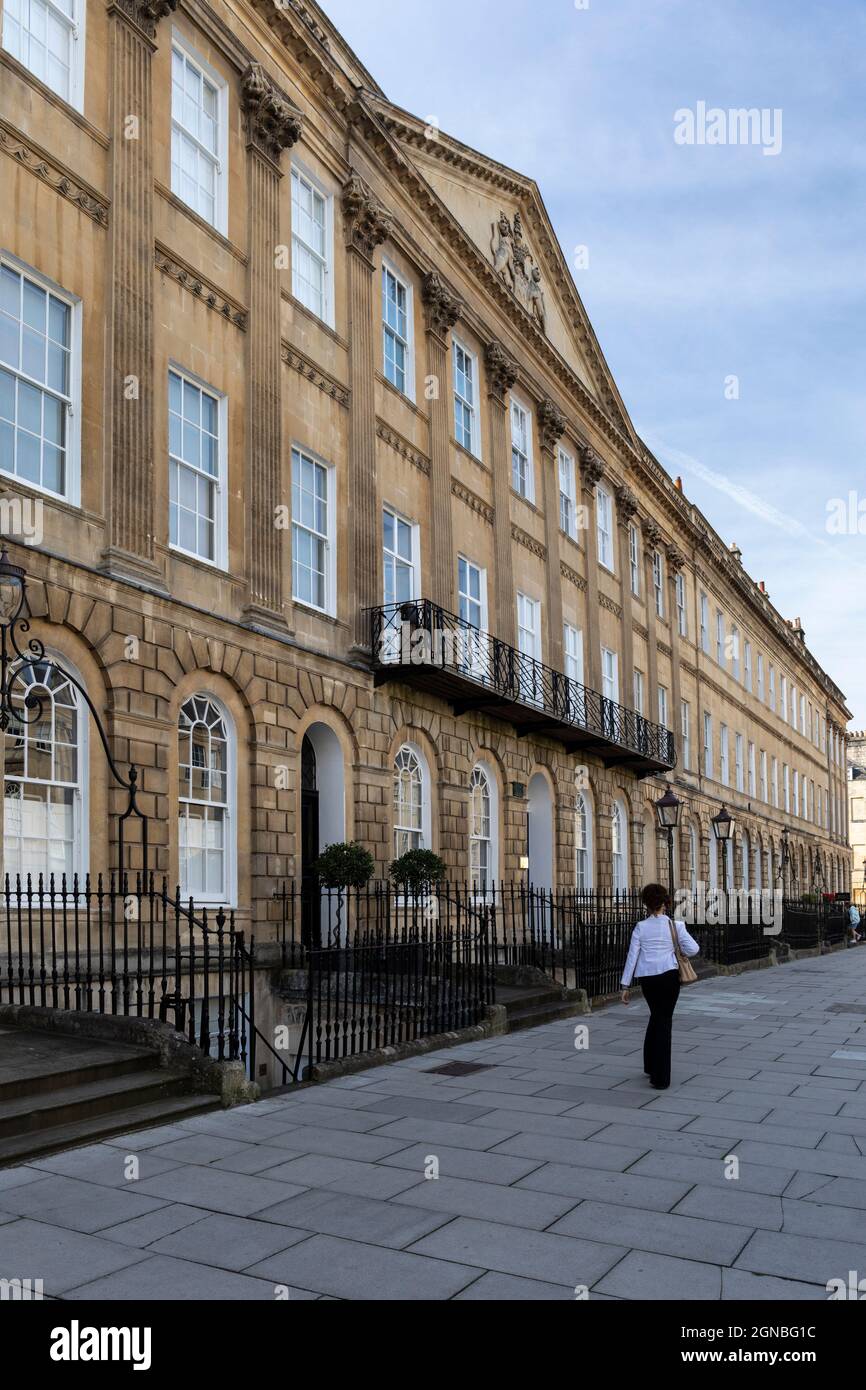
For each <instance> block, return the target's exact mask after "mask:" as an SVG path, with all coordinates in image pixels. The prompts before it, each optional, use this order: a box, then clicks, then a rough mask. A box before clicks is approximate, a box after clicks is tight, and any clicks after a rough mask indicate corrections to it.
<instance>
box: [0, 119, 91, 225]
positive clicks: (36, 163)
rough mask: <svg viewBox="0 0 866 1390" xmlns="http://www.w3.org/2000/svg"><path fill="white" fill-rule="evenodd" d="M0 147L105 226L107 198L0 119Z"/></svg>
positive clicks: (61, 195) (62, 196)
mask: <svg viewBox="0 0 866 1390" xmlns="http://www.w3.org/2000/svg"><path fill="white" fill-rule="evenodd" d="M0 149H2V150H5V152H6V154H8V155H9V156H10V158H11V159H14V160H16V161H17V163H18V164H20V165H21V166H22V167H23V168H24V169H27V170H28V171H29V172H30V173H31V174H33V175H34V176H35V177H36V178H37V179H41V180H42V182H43V183H45V184H47V185H48V187H49V188H52V189H53V190H54V192H55V193H57V194H59V195H60V197H61V198H66V199H67V201H68V202H70V203H74V205H75V206H76V207H77V208H79V209H80V210H81V212H83V213H84V214H85V216H86V217H89V218H91V219H92V220H93V221H94V222H95V223H96V224H97V225H98V226H100V227H107V226H108V210H109V206H110V205H109V201H108V199H107V198H104V197H103V196H102V194H101V193H97V192H96V190H95V189H93V188H91V187H90V186H89V185H88V184H86V183H85V182H84V181H83V179H80V178H78V177H77V176H74V175H72V174H69V173H67V171H66V170H65V169H64V168H63V166H62V164H61V163H60V162H59V160H56V159H55V158H54V157H53V156H52V155H49V154H47V153H46V152H45V151H44V150H43V149H42V148H41V146H39V145H36V144H35V143H34V142H33V141H32V140H30V139H29V138H26V139H25V138H24V137H23V136H22V135H20V134H19V133H18V132H17V131H16V130H15V129H14V127H13V126H10V125H8V124H7V123H6V121H4V120H2V119H0Z"/></svg>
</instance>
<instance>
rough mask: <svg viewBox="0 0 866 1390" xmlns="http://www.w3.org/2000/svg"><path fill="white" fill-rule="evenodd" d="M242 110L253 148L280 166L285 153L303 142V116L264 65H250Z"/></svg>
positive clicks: (243, 82) (243, 85)
mask: <svg viewBox="0 0 866 1390" xmlns="http://www.w3.org/2000/svg"><path fill="white" fill-rule="evenodd" d="M241 106H242V108H243V111H244V114H245V115H246V120H247V130H248V133H249V139H250V144H251V145H253V146H255V148H256V149H258V150H261V152H262V153H263V154H266V155H267V156H268V158H269V159H272V160H273V161H274V163H275V164H279V162H280V155H281V154H282V152H283V150H287V149H290V148H291V146H292V145H294V144H296V143H297V141H298V140H300V138H301V115H300V112H299V111H297V110H296V109H295V108H294V106H292V104H291V102H289V101H288V100H287V99H286V98H285V97H284V96H283V94H282V92H281V91H280V90H279V88H278V87H277V86H275V85H274V83H273V82H272V81H271V79H270V78H269V77H268V74H267V73H266V72H265V70H264V68H263V67H262V65H261V63H250V65H249V67H248V68H247V70H246V72H245V73H244V75H243V78H242V79H241Z"/></svg>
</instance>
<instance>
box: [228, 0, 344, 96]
mask: <svg viewBox="0 0 866 1390" xmlns="http://www.w3.org/2000/svg"><path fill="white" fill-rule="evenodd" d="M249 3H250V4H251V6H252V8H253V10H254V11H255V12H256V13H257V14H258V15H259V16H260V17H261V18H262V19H263V20H264V23H265V24H266V25H267V27H268V28H269V29H270V30H271V32H272V33H273V34H274V35H275V36H276V38H277V39H278V40H279V41H280V42H281V43H282V45H283V47H284V48H285V49H286V50H287V52H288V54H289V55H290V58H291V59H292V62H293V64H294V65H296V66H297V67H299V68H301V69H302V70H303V71H304V72H305V73H306V74H307V75H308V76H309V77H310V78H311V80H312V81H313V82H314V83H315V85H316V86H317V87H318V89H319V91H320V92H321V94H322V97H323V99H324V101H325V102H326V103H327V104H328V105H329V106H330V107H331V108H332V109H333V110H334V111H335V112H336V113H337V115H338V116H339V117H342V118H343V119H344V120H346V119H348V117H349V111H350V109H351V107H352V105H353V104H354V101H355V89H354V87H353V85H352V82H351V79H350V78H349V77H348V76H347V75H346V73H345V72H343V70H342V68H341V67H340V66H339V64H338V63H337V62H336V60H335V59H334V56H333V54H332V53H331V50H330V45H328V44H326V43H324V42H323V41H322V39H321V38H320V37H319V35H318V33H317V30H318V29H319V28H320V27H321V26H319V25H318V23H317V22H316V21H315V18H314V16H312V12H311V11H310V10H309V8H308V7H307V6H306V5H304V4H303V3H298V0H285V3H280V4H276V3H275V0H249ZM305 12H306V13H305ZM311 18H313V23H312V24H311V23H310V19H311Z"/></svg>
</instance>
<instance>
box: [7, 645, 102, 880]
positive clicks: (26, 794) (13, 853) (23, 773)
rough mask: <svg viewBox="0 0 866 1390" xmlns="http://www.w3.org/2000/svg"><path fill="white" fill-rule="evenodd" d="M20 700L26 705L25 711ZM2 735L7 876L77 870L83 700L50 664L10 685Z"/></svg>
mask: <svg viewBox="0 0 866 1390" xmlns="http://www.w3.org/2000/svg"><path fill="white" fill-rule="evenodd" d="M25 701H30V705H29V708H28V707H26V706H25ZM12 705H13V709H14V711H15V714H17V715H18V716H19V717H18V718H13V720H12V722H11V723H10V725H9V729H8V731H7V733H6V766H5V786H4V811H3V814H4V823H3V858H4V870H5V872H6V873H7V874H9V875H10V876H14V875H16V874H20V875H21V876H22V877H24V875H26V874H32V875H33V877H34V879H35V878H36V876H37V875H39V874H43V875H45V876H47V875H49V874H54V875H56V876H57V878H58V879H59V878H60V876H61V875H63V874H66V875H67V877H69V878H71V877H72V875H73V874H75V873H78V872H80V871H81V870H82V867H83V866H82V862H81V858H82V856H81V848H82V824H81V774H82V746H81V740H82V737H83V732H82V719H81V700H80V696H79V694H78V691H77V690H76V689H75V686H74V685H73V684H72V682H71V681H70V680H69V679H68V677H67V676H66V675H65V674H64V673H63V671H61V670H59V669H57V668H56V667H54V666H52V665H50V664H49V663H48V662H44V663H42V662H39V663H37V664H35V665H33V666H24V667H22V668H21V670H20V673H19V674H18V676H17V677H16V678H15V681H14V685H13V688H12Z"/></svg>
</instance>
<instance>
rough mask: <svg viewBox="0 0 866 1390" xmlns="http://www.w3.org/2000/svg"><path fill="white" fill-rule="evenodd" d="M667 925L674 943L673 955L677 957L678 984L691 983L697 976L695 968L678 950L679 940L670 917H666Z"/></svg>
mask: <svg viewBox="0 0 866 1390" xmlns="http://www.w3.org/2000/svg"><path fill="white" fill-rule="evenodd" d="M668 926H669V927H670V929H671V940H672V941H673V943H674V955H675V956H676V958H677V965H678V966H679V968H680V984H681V985H693V984H694V983H695V981H696V979H697V978H698V977H697V975H696V974H695V969H694V966H693V965H692V963H691V961H690V960H688V959H687V958H686V956H684V955H683V953H682V951H681V950H680V941H679V937H678V936H677V929H676V927H675V926H674V924H673V922H672V920H671V918H670V917H669V918H668Z"/></svg>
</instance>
